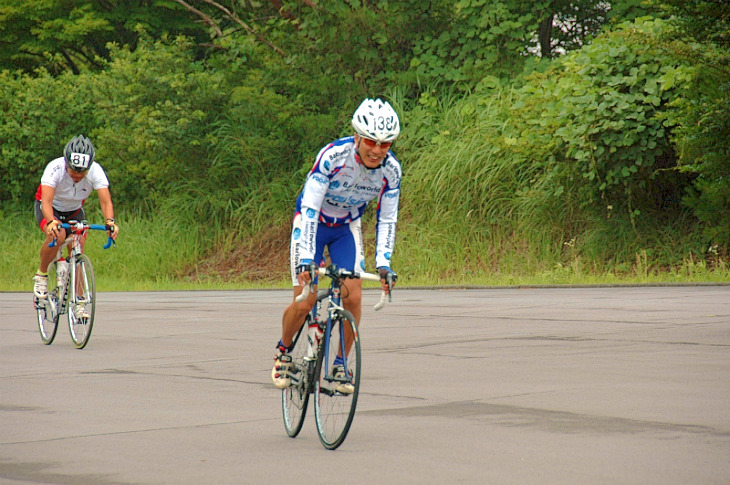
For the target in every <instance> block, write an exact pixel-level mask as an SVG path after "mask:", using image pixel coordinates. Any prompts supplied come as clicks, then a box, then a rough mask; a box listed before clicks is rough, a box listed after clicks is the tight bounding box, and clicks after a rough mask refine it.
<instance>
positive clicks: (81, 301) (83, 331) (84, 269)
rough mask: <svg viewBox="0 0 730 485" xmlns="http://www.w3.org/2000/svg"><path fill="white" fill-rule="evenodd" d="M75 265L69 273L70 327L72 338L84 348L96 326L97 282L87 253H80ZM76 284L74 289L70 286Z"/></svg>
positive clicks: (80, 347) (76, 257) (74, 262)
mask: <svg viewBox="0 0 730 485" xmlns="http://www.w3.org/2000/svg"><path fill="white" fill-rule="evenodd" d="M72 261H73V267H72V268H71V272H70V275H69V278H70V279H69V290H68V291H69V292H70V294H69V301H68V305H69V308H68V329H69V331H70V332H71V340H72V341H73V344H74V346H75V347H76V348H77V349H83V348H84V347H86V344H87V343H89V338H90V337H91V329H92V328H93V327H94V311H95V310H96V282H95V281H94V269H93V268H92V266H91V260H90V259H89V257H88V256H86V255H85V254H78V255H76V256H75V257H74V258H73V259H72ZM71 285H74V287H73V289H71V288H70V286H71Z"/></svg>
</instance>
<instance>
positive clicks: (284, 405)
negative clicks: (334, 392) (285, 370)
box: [281, 317, 315, 438]
mask: <svg viewBox="0 0 730 485" xmlns="http://www.w3.org/2000/svg"><path fill="white" fill-rule="evenodd" d="M310 318H311V317H307V319H306V320H305V321H304V325H302V327H301V328H300V329H299V332H297V334H296V335H295V336H294V343H293V344H292V350H291V353H290V355H291V358H292V361H291V367H290V370H289V377H290V378H291V386H289V387H287V388H286V389H282V391H281V410H282V413H283V415H284V427H285V428H286V433H287V434H288V435H289V436H291V437H292V438H294V437H295V436H296V435H298V434H299V431H301V429H302V425H303V424H304V417H305V416H306V414H307V405H308V404H309V394H310V393H311V390H312V375H313V374H314V364H315V361H314V360H313V359H312V358H311V356H309V355H308V354H309V349H310V347H309V343H308V341H307V338H308V334H307V329H308V327H309V321H310Z"/></svg>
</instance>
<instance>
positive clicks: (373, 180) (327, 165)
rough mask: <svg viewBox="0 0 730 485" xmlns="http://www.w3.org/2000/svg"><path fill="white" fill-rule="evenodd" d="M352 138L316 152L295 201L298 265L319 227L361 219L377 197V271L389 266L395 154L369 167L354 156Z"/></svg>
mask: <svg viewBox="0 0 730 485" xmlns="http://www.w3.org/2000/svg"><path fill="white" fill-rule="evenodd" d="M356 156H357V155H356V151H355V138H354V137H352V136H350V137H346V138H341V139H339V140H336V141H334V142H332V143H330V144H329V145H327V146H326V147H324V148H322V150H320V152H319V154H318V155H317V159H316V161H315V162H314V166H313V167H312V170H311V171H310V172H309V175H308V176H307V180H306V183H305V184H304V189H303V190H302V192H301V194H299V198H298V199H297V212H299V213H301V216H302V226H301V228H302V229H301V230H302V234H301V236H300V238H301V247H300V262H301V261H304V260H310V261H311V260H312V259H313V258H314V252H315V241H316V239H317V226H318V225H319V224H326V225H329V226H337V225H340V224H348V223H349V222H351V221H354V220H356V219H359V218H360V217H362V215H363V213H364V212H365V208H366V207H367V204H368V203H369V202H370V201H371V200H373V199H375V198H376V197H377V198H378V207H377V231H376V245H375V267H376V268H379V267H381V266H387V267H390V259H391V255H392V253H393V248H394V246H395V229H396V223H397V221H398V200H399V198H400V180H401V167H400V163H399V162H398V160H397V159H396V158H395V155H393V152H390V151H389V152H388V155H387V156H386V157H385V159H384V160H383V163H382V164H381V166H380V167H378V168H375V169H369V168H367V167H365V165H363V164H362V163H361V162H360V161H359V160H358V158H359V157H358V158H356Z"/></svg>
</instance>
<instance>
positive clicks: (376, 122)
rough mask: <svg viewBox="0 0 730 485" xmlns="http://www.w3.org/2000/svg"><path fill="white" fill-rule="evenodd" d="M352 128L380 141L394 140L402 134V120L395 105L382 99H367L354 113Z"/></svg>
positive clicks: (358, 132) (359, 133)
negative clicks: (394, 107) (399, 119)
mask: <svg viewBox="0 0 730 485" xmlns="http://www.w3.org/2000/svg"><path fill="white" fill-rule="evenodd" d="M352 128H353V129H354V130H355V133H357V134H358V135H360V136H364V137H365V138H370V139H371V140H375V141H378V142H381V143H383V142H392V141H395V139H396V138H398V135H399V134H400V122H399V121H398V115H397V114H396V112H395V110H394V109H393V107H392V106H391V105H390V104H389V103H388V102H387V101H383V100H381V99H369V98H368V99H366V100H365V101H363V102H362V103H361V104H360V106H358V108H357V109H356V110H355V114H353V115H352Z"/></svg>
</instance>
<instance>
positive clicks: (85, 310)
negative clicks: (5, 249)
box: [33, 221, 114, 349]
mask: <svg viewBox="0 0 730 485" xmlns="http://www.w3.org/2000/svg"><path fill="white" fill-rule="evenodd" d="M61 227H62V228H64V229H66V233H67V235H68V236H67V238H66V240H65V241H64V242H63V243H61V244H60V245H59V247H58V254H57V255H56V258H55V260H54V261H53V262H52V263H51V264H50V265H49V266H48V292H47V296H46V298H45V299H41V298H38V297H36V296H35V295H33V302H34V304H35V309H36V313H37V314H38V330H40V333H41V340H42V341H43V343H44V344H46V345H51V344H52V343H53V339H54V338H55V337H56V330H57V329H58V320H59V317H60V316H61V315H63V314H64V313H68V329H69V331H70V332H71V340H72V341H73V344H74V346H75V347H76V348H77V349H83V348H84V347H86V344H87V343H89V338H90V337H91V329H92V328H93V327H94V312H95V310H96V282H95V281H94V269H93V267H92V266H91V260H90V259H89V257H88V256H87V255H86V254H84V253H82V252H81V239H82V237H83V235H84V233H85V232H86V231H87V230H88V229H93V230H99V231H106V226H103V225H99V224H88V223H87V222H86V221H81V222H78V221H69V222H67V223H63V224H61ZM113 244H114V240H113V239H112V238H111V237H109V239H108V240H107V242H106V244H105V245H104V249H108V248H109V247H111V246H112V245H113ZM56 245H57V241H56V240H55V239H54V240H53V241H51V242H50V243H49V244H48V246H49V247H55V246H56ZM67 246H70V249H69V256H68V258H63V255H62V251H63V248H64V247H67ZM72 281H73V282H74V283H75V284H70V282H72Z"/></svg>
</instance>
